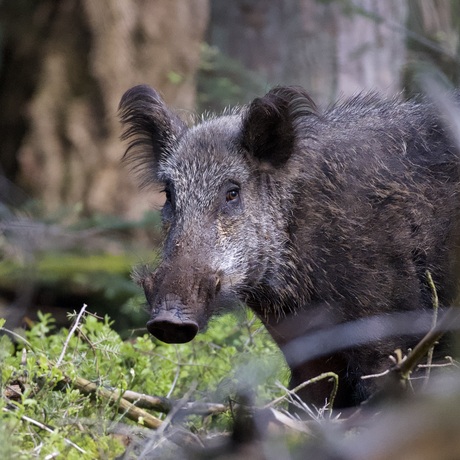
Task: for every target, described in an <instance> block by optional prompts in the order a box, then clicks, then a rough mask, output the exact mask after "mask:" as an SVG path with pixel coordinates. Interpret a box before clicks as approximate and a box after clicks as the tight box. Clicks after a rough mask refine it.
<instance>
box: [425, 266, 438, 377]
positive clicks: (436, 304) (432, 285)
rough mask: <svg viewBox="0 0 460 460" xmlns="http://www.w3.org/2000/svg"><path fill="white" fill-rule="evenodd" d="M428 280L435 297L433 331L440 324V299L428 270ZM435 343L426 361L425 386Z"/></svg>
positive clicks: (429, 372)
mask: <svg viewBox="0 0 460 460" xmlns="http://www.w3.org/2000/svg"><path fill="white" fill-rule="evenodd" d="M426 278H427V280H428V284H429V286H430V289H431V293H432V296H433V322H432V323H431V328H432V329H433V328H435V327H436V324H437V322H438V312H439V298H438V291H437V290H436V286H435V284H434V281H433V278H432V276H431V273H430V272H429V271H428V270H427V271H426ZM435 343H436V342H433V345H432V346H431V347H430V349H429V350H428V356H427V360H426V364H427V368H426V372H425V386H426V385H427V384H428V380H429V378H430V374H431V364H432V363H433V352H434V346H435Z"/></svg>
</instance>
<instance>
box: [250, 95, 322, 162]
mask: <svg viewBox="0 0 460 460" xmlns="http://www.w3.org/2000/svg"><path fill="white" fill-rule="evenodd" d="M312 114H315V115H317V114H318V110H317V107H316V105H315V103H314V102H313V100H312V99H311V97H310V96H309V95H308V94H307V93H306V92H305V91H304V90H303V89H302V88H300V87H294V86H288V87H277V88H274V89H272V90H271V91H270V92H268V93H267V94H266V95H265V96H264V97H262V98H257V99H254V101H252V103H251V104H250V105H249V107H248V110H247V112H246V113H245V114H244V115H243V128H242V137H241V142H242V145H243V148H244V149H245V150H247V151H248V152H249V153H250V154H251V155H252V156H253V157H255V158H256V159H257V160H259V161H261V162H264V163H269V164H270V165H272V166H273V167H275V168H280V167H282V166H283V165H284V164H285V163H286V161H287V160H288V159H289V157H290V156H291V154H292V151H293V149H294V145H295V140H296V136H297V130H298V125H299V123H300V121H301V120H302V119H304V117H305V116H308V115H312Z"/></svg>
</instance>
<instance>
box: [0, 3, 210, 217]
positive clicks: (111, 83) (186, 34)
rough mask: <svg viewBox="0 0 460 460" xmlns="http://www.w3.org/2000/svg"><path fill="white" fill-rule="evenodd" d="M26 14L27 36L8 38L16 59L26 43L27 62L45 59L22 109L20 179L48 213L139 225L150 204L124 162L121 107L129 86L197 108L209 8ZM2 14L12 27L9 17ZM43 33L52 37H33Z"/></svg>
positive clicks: (101, 6)
mask: <svg viewBox="0 0 460 460" xmlns="http://www.w3.org/2000/svg"><path fill="white" fill-rule="evenodd" d="M28 6H29V8H28V9H26V10H24V11H22V14H23V15H28V16H27V17H24V16H22V23H23V30H22V32H23V33H22V34H17V33H16V34H12V35H11V36H10V37H7V40H8V39H10V40H11V42H10V43H11V44H10V47H9V49H10V50H11V52H12V53H15V52H16V50H19V51H22V50H23V48H24V42H26V43H28V46H29V48H27V50H26V51H27V53H28V56H29V57H30V58H32V57H33V56H34V53H38V55H39V59H35V61H36V62H35V66H34V67H33V68H30V69H29V72H34V73H35V74H34V78H33V79H31V80H32V81H31V83H30V85H29V86H31V88H30V92H29V94H27V98H24V97H23V98H22V99H21V100H20V102H21V103H22V104H23V107H22V109H23V110H25V111H26V112H25V113H24V115H23V123H24V126H23V132H22V133H20V135H21V138H20V141H19V142H17V144H18V145H17V148H18V149H17V159H18V163H17V168H16V178H17V179H18V180H19V183H20V184H21V185H22V186H23V187H24V188H25V189H26V190H28V191H29V192H30V193H31V195H33V196H34V197H35V198H38V199H40V200H42V201H43V203H44V205H45V207H46V208H47V209H48V210H56V209H60V208H62V207H69V206H78V207H79V208H81V209H82V210H83V211H84V212H87V213H91V212H94V211H98V212H106V213H117V214H119V215H125V216H129V217H135V216H139V214H140V213H141V212H142V211H143V210H145V209H147V208H148V207H151V205H152V203H151V200H152V198H151V195H147V194H144V195H142V194H140V193H139V191H138V189H137V185H136V183H135V180H134V179H133V177H132V175H130V174H129V172H128V170H127V168H125V167H123V166H122V165H121V163H120V160H121V157H122V154H123V146H122V144H121V142H120V140H119V135H120V126H119V123H118V120H117V106H118V102H119V100H120V98H121V96H122V94H123V93H124V91H125V90H127V89H128V88H129V87H131V86H133V85H135V84H138V83H148V84H150V85H152V86H155V87H156V88H158V89H159V90H160V91H161V92H162V93H163V95H164V97H165V99H166V101H167V102H168V103H170V104H172V105H173V106H174V105H179V106H180V107H181V108H185V109H193V108H194V101H195V81H194V77H195V72H196V70H197V68H198V66H199V62H200V45H201V42H202V40H203V35H204V32H205V28H206V24H207V20H208V0H156V1H154V2H152V1H146V0H120V1H112V0H98V1H93V0H60V1H59V2H56V1H54V0H42V1H40V2H30V3H29V4H28ZM2 13H3V21H6V16H5V14H7V13H11V10H9V9H8V8H7V7H5V8H4V11H2ZM38 25H40V30H41V31H43V32H46V33H42V34H39V33H37V30H36V28H37V27H38ZM28 33H30V34H31V35H32V36H33V37H34V39H35V43H34V44H33V45H32V44H31V43H29V42H30V37H28V35H27V34H28ZM26 57H27V56H26ZM24 62H27V59H24ZM17 77H18V76H16V81H15V85H16V87H19V88H20V87H21V85H22V82H21V81H20V80H19V79H18V78H17ZM9 78H12V79H14V78H15V75H9ZM1 84H2V85H3V88H4V87H8V85H10V86H14V85H13V83H12V82H11V81H9V82H8V81H5V80H4V79H3V81H1ZM1 90H2V88H0V91H1ZM0 118H1V115H0ZM0 142H1V141H0ZM10 155H11V152H10ZM10 170H11V168H10Z"/></svg>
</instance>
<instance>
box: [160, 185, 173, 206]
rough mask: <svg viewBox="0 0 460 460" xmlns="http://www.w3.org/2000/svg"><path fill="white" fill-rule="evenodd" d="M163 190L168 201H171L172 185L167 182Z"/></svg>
mask: <svg viewBox="0 0 460 460" xmlns="http://www.w3.org/2000/svg"><path fill="white" fill-rule="evenodd" d="M161 192H162V193H164V194H165V195H166V201H167V202H169V203H171V187H170V186H169V184H166V185H165V188H164V189H163V190H162V191H161Z"/></svg>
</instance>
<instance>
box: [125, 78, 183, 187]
mask: <svg viewBox="0 0 460 460" xmlns="http://www.w3.org/2000/svg"><path fill="white" fill-rule="evenodd" d="M118 110H119V116H120V121H121V123H122V125H123V128H124V131H123V134H122V136H121V139H122V140H124V141H128V146H127V149H126V152H125V154H124V156H123V160H125V161H130V162H132V163H133V165H134V168H133V169H134V170H136V171H137V172H138V173H140V176H141V181H142V185H146V184H148V183H149V182H151V181H152V179H154V178H155V172H156V171H157V168H158V163H159V162H160V161H161V160H163V159H165V158H166V157H167V156H168V155H169V152H171V150H172V149H173V148H174V146H175V145H176V144H177V139H178V137H179V136H180V135H181V133H182V132H183V131H184V130H186V129H187V128H186V125H185V123H184V122H183V121H182V120H181V119H180V118H179V117H178V116H177V115H176V114H175V113H173V112H172V111H171V110H169V109H168V107H167V106H166V104H165V103H164V101H163V99H162V98H161V97H160V95H159V94H158V93H157V92H156V91H155V90H154V89H152V88H151V87H150V86H147V85H139V86H135V87H134V88H131V89H129V90H128V91H126V93H125V94H124V95H123V97H122V98H121V101H120V105H119V108H118Z"/></svg>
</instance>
